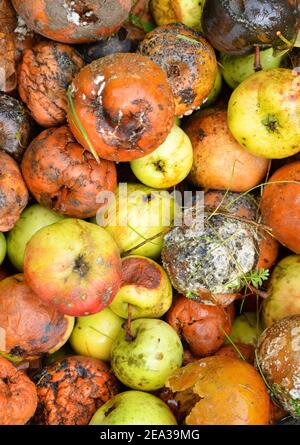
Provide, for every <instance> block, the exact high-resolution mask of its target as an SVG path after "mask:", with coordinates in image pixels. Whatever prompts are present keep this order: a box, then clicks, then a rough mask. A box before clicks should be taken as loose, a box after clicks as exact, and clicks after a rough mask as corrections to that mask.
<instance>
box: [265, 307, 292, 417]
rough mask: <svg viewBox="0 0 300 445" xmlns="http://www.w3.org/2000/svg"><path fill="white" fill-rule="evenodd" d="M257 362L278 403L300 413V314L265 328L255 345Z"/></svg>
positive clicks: (290, 410)
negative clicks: (256, 345)
mask: <svg viewBox="0 0 300 445" xmlns="http://www.w3.org/2000/svg"><path fill="white" fill-rule="evenodd" d="M257 363H258V364H259V366H260V369H261V372H262V373H263V375H264V377H265V379H266V381H267V382H268V384H269V385H270V387H271V390H272V393H273V394H274V396H275V397H276V400H278V402H279V403H280V405H281V406H282V407H283V408H284V409H285V410H286V411H288V412H289V413H290V414H292V415H293V416H294V417H300V389H299V388H300V386H299V385H300V375H299V369H300V315H299V314H297V315H293V316H290V317H285V318H282V319H281V320H278V321H276V322H275V323H273V324H272V325H271V326H270V327H269V328H267V329H266V330H265V331H264V332H263V334H262V335H261V337H260V341H259V344H258V347H257Z"/></svg>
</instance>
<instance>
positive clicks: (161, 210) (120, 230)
mask: <svg viewBox="0 0 300 445" xmlns="http://www.w3.org/2000/svg"><path fill="white" fill-rule="evenodd" d="M102 211H103V210H102V209H101V212H102ZM101 215H102V213H101V214H100V220H99V214H98V215H97V222H98V224H99V223H100V225H103V226H105V229H106V231H107V232H108V233H109V234H110V235H111V236H112V237H113V238H114V240H115V241H116V243H117V245H118V247H119V249H120V252H121V254H123V255H126V254H127V253H128V252H130V254H132V255H142V256H146V257H150V258H154V259H155V258H158V257H159V255H160V252H161V249H162V246H163V234H162V235H160V236H157V235H158V234H160V233H161V232H163V231H164V230H165V229H167V228H168V227H170V226H171V225H172V223H173V217H174V199H173V197H172V196H171V195H170V194H169V193H168V192H167V191H166V190H155V189H153V188H150V187H146V186H144V185H142V184H119V186H118V188H117V192H116V195H115V200H114V201H113V202H111V203H110V205H109V206H108V208H107V209H106V210H105V215H107V218H106V219H105V221H101ZM149 238H153V239H151V240H149V241H148V242H147V239H149Z"/></svg>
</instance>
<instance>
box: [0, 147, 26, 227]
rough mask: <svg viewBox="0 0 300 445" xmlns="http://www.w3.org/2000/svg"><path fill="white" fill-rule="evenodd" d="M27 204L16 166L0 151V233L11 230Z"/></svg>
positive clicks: (21, 180)
mask: <svg viewBox="0 0 300 445" xmlns="http://www.w3.org/2000/svg"><path fill="white" fill-rule="evenodd" d="M27 202H28V191H27V188H26V185H25V182H24V180H23V178H22V175H21V172H20V170H19V167H18V164H17V163H16V161H14V159H12V158H11V157H10V156H9V155H8V154H6V153H5V152H4V151H2V150H0V232H7V231H8V230H10V229H12V228H13V227H14V225H15V223H16V222H17V221H18V219H19V217H20V214H21V213H22V211H23V210H24V208H25V207H26V205H27Z"/></svg>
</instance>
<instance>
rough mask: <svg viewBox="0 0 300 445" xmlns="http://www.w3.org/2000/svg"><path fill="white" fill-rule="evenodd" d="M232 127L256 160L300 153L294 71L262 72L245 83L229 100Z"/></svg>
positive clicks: (298, 100)
mask: <svg viewBox="0 0 300 445" xmlns="http://www.w3.org/2000/svg"><path fill="white" fill-rule="evenodd" d="M228 126H229V129H230V131H231V132H232V134H233V136H234V137H235V138H236V139H237V140H238V142H239V143H240V144H241V145H242V146H243V147H245V149H246V150H248V151H249V152H250V153H253V154H254V155H256V156H261V157H263V158H268V159H282V158H286V157H288V156H292V155H294V154H296V153H298V152H299V150H300V94H299V84H297V77H296V76H295V75H294V74H293V71H292V70H289V69H285V68H275V69H270V70H265V71H260V72H258V73H255V74H253V75H252V76H250V77H249V78H248V79H246V80H245V81H244V82H242V83H241V84H240V85H239V86H238V87H237V88H236V89H235V90H234V92H233V93H232V95H231V98H230V100H229V104H228Z"/></svg>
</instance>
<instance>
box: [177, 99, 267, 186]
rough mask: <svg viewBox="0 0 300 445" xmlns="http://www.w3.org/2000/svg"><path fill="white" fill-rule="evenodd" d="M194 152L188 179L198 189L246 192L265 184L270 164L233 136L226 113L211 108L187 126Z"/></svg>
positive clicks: (198, 115) (185, 128) (195, 117)
mask: <svg viewBox="0 0 300 445" xmlns="http://www.w3.org/2000/svg"><path fill="white" fill-rule="evenodd" d="M183 128H184V131H185V132H186V134H187V135H188V136H189V138H190V140H191V143H192V146H193V152H194V162H193V167H192V170H191V172H190V175H189V179H190V181H191V182H192V183H193V184H195V185H196V186H200V187H205V188H211V189H218V190H227V189H228V190H230V191H232V192H245V191H247V190H249V189H250V188H251V187H254V186H256V185H258V184H259V183H260V182H263V178H264V176H265V175H266V173H267V169H268V165H269V162H270V161H269V160H268V159H264V158H258V157H257V156H253V155H252V154H251V153H249V152H247V151H246V150H245V149H244V148H243V147H242V146H241V145H240V144H239V143H238V142H237V141H236V140H235V139H234V137H233V136H232V134H231V133H230V131H229V128H228V125H227V111H225V110H218V109H216V108H210V109H207V110H204V111H202V112H201V113H199V114H197V115H196V116H193V117H192V118H191V119H190V120H188V121H187V122H186V124H185V125H184V127H183Z"/></svg>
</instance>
